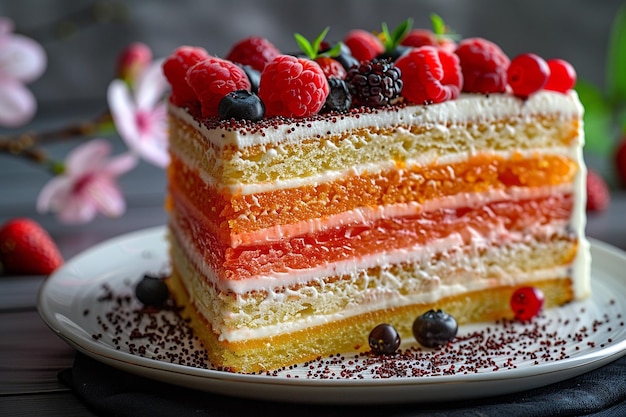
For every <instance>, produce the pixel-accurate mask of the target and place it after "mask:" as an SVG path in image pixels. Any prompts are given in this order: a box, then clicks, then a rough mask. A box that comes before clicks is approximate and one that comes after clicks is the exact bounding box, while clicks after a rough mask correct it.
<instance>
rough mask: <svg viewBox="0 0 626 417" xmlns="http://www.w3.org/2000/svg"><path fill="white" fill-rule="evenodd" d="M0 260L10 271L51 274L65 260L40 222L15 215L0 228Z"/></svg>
mask: <svg viewBox="0 0 626 417" xmlns="http://www.w3.org/2000/svg"><path fill="white" fill-rule="evenodd" d="M0 262H2V264H3V265H4V269H5V271H6V272H8V273H12V274H24V275H29V274H30V275H49V274H50V273H52V272H53V271H54V270H55V269H57V268H58V267H59V266H61V265H62V264H63V257H62V256H61V253H60V252H59V249H58V248H57V246H56V244H55V243H54V241H53V240H52V238H51V237H50V235H49V234H48V233H47V232H46V231H45V230H44V229H42V227H41V226H40V225H39V224H38V223H37V222H35V221H34V220H31V219H27V218H16V219H12V220H10V221H9V222H7V223H5V224H4V225H3V226H2V228H1V229H0Z"/></svg>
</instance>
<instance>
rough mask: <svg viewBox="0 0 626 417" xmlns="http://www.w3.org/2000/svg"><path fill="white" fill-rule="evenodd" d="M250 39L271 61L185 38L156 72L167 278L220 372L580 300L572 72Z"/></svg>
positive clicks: (492, 60) (582, 271)
mask: <svg viewBox="0 0 626 417" xmlns="http://www.w3.org/2000/svg"><path fill="white" fill-rule="evenodd" d="M354 36H357V35H354ZM358 36H366V35H362V34H359V35H358ZM372 36H373V35H372ZM375 39H376V38H375ZM370 41H371V39H370ZM372 42H373V41H372ZM242 43H243V44H246V43H247V45H248V46H249V44H251V43H254V44H255V45H258V44H263V45H264V48H267V50H269V51H270V52H271V53H266V54H265V55H263V56H266V55H267V56H269V58H267V57H266V62H262V61H263V56H254V57H251V58H250V60H248V61H246V59H241V56H242V54H241V53H240V52H241V51H240V50H239V49H238V50H237V53H235V52H234V51H233V52H231V55H232V56H238V57H240V58H239V61H238V62H237V63H233V62H231V61H228V60H225V59H220V58H216V57H212V56H209V55H208V54H207V53H206V52H205V51H204V50H203V49H201V48H195V47H193V48H192V47H181V48H179V49H177V50H176V51H175V52H173V53H172V55H171V56H170V57H169V58H168V59H167V60H166V62H165V64H164V71H165V74H166V76H167V77H168V79H169V81H170V83H171V84H172V95H171V98H170V106H169V121H170V151H171V161H172V162H171V166H170V167H169V170H168V181H169V188H168V204H167V208H168V212H169V231H170V240H171V262H172V270H173V272H172V275H171V277H170V278H169V279H168V286H169V287H170V290H171V292H172V294H173V295H174V297H175V299H176V301H177V303H178V304H180V305H181V306H184V314H185V315H186V316H188V317H189V318H190V322H191V325H192V327H193V329H194V331H195V332H196V334H197V335H198V336H199V337H200V338H201V340H202V341H203V344H204V345H205V347H206V349H207V351H208V353H209V356H210V358H211V360H212V361H213V363H214V364H215V366H216V367H218V368H220V369H227V370H232V371H240V372H257V371H264V370H270V369H276V368H280V367H284V366H287V365H291V364H295V363H300V362H304V361H306V360H310V359H314V358H316V357H319V356H323V355H327V354H334V353H339V352H351V351H355V350H357V351H358V350H364V349H369V346H368V344H367V336H368V333H369V332H370V330H371V329H372V328H374V327H375V326H376V325H377V324H380V323H389V324H392V325H393V326H394V327H395V328H396V329H397V330H398V331H399V333H400V335H401V336H402V337H403V338H410V336H411V326H412V323H413V321H414V320H415V318H416V317H417V316H419V315H420V314H422V313H424V312H425V311H427V310H429V309H442V310H444V311H446V312H447V313H448V314H450V315H452V316H454V317H455V318H456V320H457V321H458V322H459V323H467V322H477V321H485V320H494V319H498V318H504V317H509V318H510V317H512V316H513V312H512V311H511V308H510V306H509V301H510V298H511V295H512V293H513V292H514V291H515V290H516V289H518V288H520V287H528V286H530V287H534V288H537V289H540V290H541V291H542V292H543V293H544V295H545V306H546V307H548V308H549V307H553V306H558V305H562V304H564V303H567V302H569V301H571V300H574V299H580V298H584V297H585V296H587V295H588V293H589V267H588V263H589V260H588V244H587V241H586V240H585V236H584V223H585V217H584V206H585V196H584V189H585V188H584V178H585V174H586V171H585V167H584V163H583V159H582V144H583V135H582V125H581V117H582V107H581V105H580V103H579V101H578V98H577V96H576V93H575V92H573V91H571V87H572V85H573V76H570V77H569V78H568V77H565V78H566V79H563V76H562V75H561V76H559V77H561V78H559V79H555V77H556V75H555V74H562V73H563V71H560V70H556V69H554V68H556V66H558V65H561V66H562V68H561V69H563V68H566V69H568V70H570V74H571V68H569V67H568V66H567V63H564V62H562V61H558V62H557V61H551V62H550V63H549V64H548V63H546V62H545V61H543V59H541V58H539V57H536V56H534V55H530V58H529V59H530V60H531V61H528V59H517V58H516V59H515V60H513V61H512V62H510V61H509V59H508V58H507V57H506V56H505V55H504V53H503V52H502V51H501V50H500V49H499V48H498V47H497V46H495V45H494V44H492V43H490V42H488V41H485V40H484V39H467V40H463V41H461V42H459V44H458V45H457V46H456V50H455V52H454V53H453V52H449V51H448V50H446V49H444V48H438V47H436V46H421V47H411V48H409V49H408V51H405V52H404V54H403V55H401V56H400V57H399V58H397V59H396V60H395V61H392V60H391V59H375V58H374V57H368V56H357V60H358V61H360V62H358V61H357V62H356V63H355V61H356V60H354V59H349V58H351V57H346V56H343V57H341V56H339V57H336V58H335V61H336V62H337V63H340V62H344V63H346V62H348V63H352V65H351V66H348V65H349V64H346V67H345V68H343V70H344V72H343V73H342V72H341V71H340V70H337V69H335V71H336V72H331V73H330V74H331V75H328V74H329V72H328V63H325V62H324V61H323V60H321V59H318V58H317V57H308V58H296V57H293V56H287V55H282V54H280V53H279V52H278V51H277V50H275V48H274V47H273V46H271V44H269V43H268V42H267V41H266V40H263V39H259V38H250V39H248V40H246V41H243V42H242ZM349 43H350V42H349V41H346V44H349ZM272 48H274V49H272ZM477 48H478V49H477ZM477 50H478V51H479V52H476V51H477ZM345 53H346V52H345V48H344V50H343V52H341V54H344V55H345ZM360 53H363V52H362V51H361V52H360ZM481 54H482V55H481ZM478 55H481V56H482V57H483V58H477V56H478ZM526 55H529V54H526ZM243 56H244V58H245V54H244V55H243ZM485 57H486V58H485ZM252 58H254V59H252ZM525 58H528V57H526V56H525ZM481 59H483V61H481ZM529 62H530V63H529ZM252 63H255V64H256V65H257V66H258V67H259V68H257V71H259V73H258V74H257V75H259V74H260V83H259V84H258V85H257V84H256V82H255V79H258V78H259V77H255V75H254V74H255V70H254V69H252V68H251V65H252ZM331 64H333V65H334V63H331ZM518 67H521V70H520V71H517V70H518ZM494 68H495V69H494ZM537 71H538V72H537ZM337 72H338V73H337ZM520 74H521V75H520ZM537 74H539V75H537ZM531 75H532V76H531ZM537 76H539V78H540V79H541V80H540V81H542V82H541V83H537V82H536V81H534V80H535V79H536V78H537ZM525 77H526V78H525ZM528 80H530V81H528ZM533 83H534V84H533ZM535 84H537V85H535ZM257 88H258V94H257V93H255V92H251V91H255V90H256V89H257Z"/></svg>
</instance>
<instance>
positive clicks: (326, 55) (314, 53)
mask: <svg viewBox="0 0 626 417" xmlns="http://www.w3.org/2000/svg"><path fill="white" fill-rule="evenodd" d="M328 30H329V28H326V29H324V30H323V31H322V33H320V34H319V36H318V37H317V38H315V40H314V41H313V43H311V42H309V41H308V40H307V39H306V38H305V37H304V36H302V35H300V34H299V33H296V34H295V35H294V37H295V38H296V42H297V43H298V45H299V46H300V49H302V51H303V52H304V53H305V55H306V56H307V57H309V59H312V60H314V61H315V62H317V63H318V64H319V66H320V68H322V71H323V72H324V75H326V78H330V77H335V78H341V79H343V78H345V77H346V70H345V68H344V67H343V65H342V64H341V63H340V62H339V61H337V60H335V59H334V57H335V56H337V55H339V53H340V52H341V46H342V45H341V44H339V43H338V44H336V45H334V46H332V47H329V48H326V49H324V50H323V52H322V49H321V47H322V44H323V42H324V38H325V37H326V34H327V33H328Z"/></svg>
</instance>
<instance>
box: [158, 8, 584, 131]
mask: <svg viewBox="0 0 626 417" xmlns="http://www.w3.org/2000/svg"><path fill="white" fill-rule="evenodd" d="M411 22H412V21H411V20H410V19H407V20H406V21H405V22H403V23H402V24H401V25H400V26H398V28H396V29H395V30H394V31H393V32H391V31H390V30H389V29H388V28H387V26H386V25H385V24H384V23H383V25H382V28H383V30H382V31H381V32H380V33H375V32H368V31H365V30H361V29H355V30H352V31H350V32H348V33H347V34H346V35H345V36H344V37H343V39H342V40H341V41H339V42H335V43H330V42H327V41H326V39H325V37H326V34H327V33H328V31H329V28H326V29H325V30H324V31H323V32H322V33H321V34H320V35H319V36H318V37H317V38H316V39H315V40H314V41H312V42H309V41H308V40H306V39H305V38H304V37H302V36H301V35H299V34H296V35H295V39H296V42H297V43H298V45H299V46H300V48H301V50H302V51H301V52H297V53H291V54H286V53H283V52H281V51H279V50H278V49H277V48H276V47H275V46H274V45H273V44H272V43H271V42H270V41H269V40H267V39H265V38H261V37H255V36H252V37H249V38H246V39H243V40H241V41H239V42H238V43H236V44H235V45H234V46H233V47H232V48H231V49H230V51H229V52H228V53H227V54H226V56H225V57H224V58H220V57H217V56H214V55H210V54H209V53H208V52H207V51H206V50H205V49H204V48H202V47H199V46H180V47H178V48H176V49H175V50H174V51H173V52H172V53H171V54H170V55H169V56H168V57H167V58H166V59H165V61H164V63H163V73H164V75H165V77H166V79H167V80H168V82H169V84H170V87H171V93H170V97H169V102H170V105H171V106H172V107H180V108H184V109H186V110H187V111H188V113H189V114H190V115H192V116H193V117H194V118H195V119H196V120H201V121H203V122H204V123H206V124H211V125H212V126H219V125H223V126H232V125H238V126H240V127H241V126H244V125H250V124H251V123H256V122H260V123H264V124H268V123H270V124H272V123H273V124H280V123H294V122H297V120H299V119H309V120H311V119H312V120H316V119H319V118H326V119H328V118H336V117H343V116H345V115H348V116H355V117H358V115H359V114H368V113H371V112H376V111H378V110H379V109H387V110H388V109H401V108H403V107H406V106H413V107H414V106H422V107H429V106H431V105H433V104H438V103H443V102H447V101H455V100H459V98H461V97H463V96H466V95H467V93H473V94H481V95H490V96H497V95H507V96H511V97H515V98H517V99H518V100H521V101H526V100H529V99H530V98H532V96H533V95H536V94H537V93H538V92H542V91H551V92H556V93H560V94H564V95H568V92H570V91H571V90H572V89H573V87H574V85H575V83H576V72H575V70H574V68H573V67H572V66H571V65H570V64H569V63H568V62H567V61H564V60H562V59H558V58H556V59H548V60H545V59H543V58H542V57H540V56H538V55H535V54H532V53H524V54H520V55H518V56H516V57H515V58H513V59H510V58H509V57H508V56H507V55H506V54H505V53H504V51H503V50H502V49H501V48H500V47H499V46H498V45H496V44H495V43H493V42H491V41H489V40H487V39H484V38H479V37H473V38H464V39H460V40H459V41H458V42H457V41H456V40H455V38H452V37H450V36H447V34H446V33H445V32H442V30H441V29H440V26H439V29H437V31H436V30H428V29H412V27H411V24H412V23H411ZM435 29H436V28H435Z"/></svg>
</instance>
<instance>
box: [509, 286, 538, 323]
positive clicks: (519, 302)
mask: <svg viewBox="0 0 626 417" xmlns="http://www.w3.org/2000/svg"><path fill="white" fill-rule="evenodd" d="M543 300H544V296H543V292H542V291H541V290H540V289H539V288H535V287H522V288H518V289H517V290H515V292H514V293H513V295H512V296H511V302H510V304H511V309H512V310H513V314H514V315H515V318H516V319H518V320H522V321H525V320H530V319H532V318H533V317H535V316H536V315H537V314H539V312H540V311H541V309H542V308H543Z"/></svg>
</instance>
